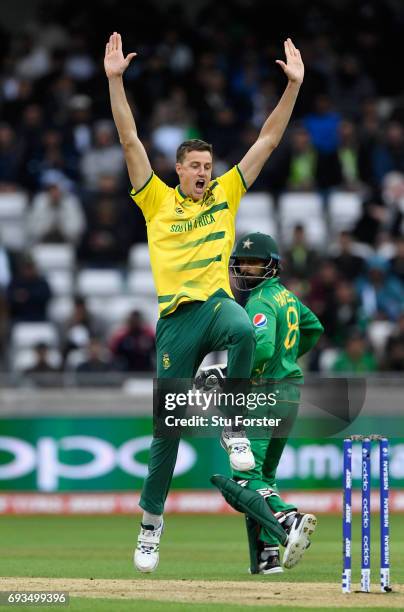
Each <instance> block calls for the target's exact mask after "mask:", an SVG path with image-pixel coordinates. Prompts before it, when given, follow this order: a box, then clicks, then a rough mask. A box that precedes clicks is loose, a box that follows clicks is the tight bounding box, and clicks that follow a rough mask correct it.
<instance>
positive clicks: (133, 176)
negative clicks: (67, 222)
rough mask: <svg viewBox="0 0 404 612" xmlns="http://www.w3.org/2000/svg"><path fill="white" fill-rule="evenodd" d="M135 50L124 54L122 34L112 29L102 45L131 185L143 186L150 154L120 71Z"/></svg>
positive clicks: (147, 171) (133, 54)
mask: <svg viewBox="0 0 404 612" xmlns="http://www.w3.org/2000/svg"><path fill="white" fill-rule="evenodd" d="M135 55H136V53H129V54H128V55H127V56H126V57H124V55H123V53H122V39H121V35H120V34H118V33H117V32H114V33H113V34H111V36H110V37H109V41H108V43H107V45H106V47H105V58H104V68H105V73H106V75H107V77H108V82H109V95H110V99H111V108H112V115H113V117H114V121H115V125H116V129H117V130H118V134H119V140H120V142H121V145H122V148H123V151H124V154H125V159H126V165H127V167H128V172H129V178H130V180H131V183H132V187H133V188H134V189H135V190H137V189H140V188H141V187H143V185H144V184H145V183H146V181H147V179H148V178H149V177H150V175H151V173H152V168H151V165H150V161H149V158H148V157H147V153H146V151H145V148H144V146H143V144H142V143H141V142H140V140H139V138H138V135H137V130H136V124H135V120H134V118H133V115H132V111H131V110H130V107H129V104H128V101H127V99H126V94H125V89H124V86H123V80H122V75H123V73H124V72H125V70H126V68H127V67H128V66H129V64H130V62H131V60H132V59H133V58H134V57H135Z"/></svg>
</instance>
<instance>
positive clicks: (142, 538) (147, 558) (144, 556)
mask: <svg viewBox="0 0 404 612" xmlns="http://www.w3.org/2000/svg"><path fill="white" fill-rule="evenodd" d="M163 529H164V521H163V520H162V521H161V525H160V527H158V528H157V529H154V528H147V527H144V526H143V525H141V527H140V534H139V537H138V539H137V546H136V550H135V554H134V558H133V561H134V563H135V567H136V569H138V570H139V572H143V573H150V572H154V570H155V569H156V568H157V566H158V564H159V546H160V537H161V534H162V533H163Z"/></svg>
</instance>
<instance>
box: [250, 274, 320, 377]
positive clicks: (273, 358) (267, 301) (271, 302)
mask: <svg viewBox="0 0 404 612" xmlns="http://www.w3.org/2000/svg"><path fill="white" fill-rule="evenodd" d="M245 309H246V311H247V314H248V316H249V317H250V319H251V322H252V324H253V327H254V330H255V335H256V338H257V347H256V351H255V358H254V366H253V371H252V376H253V378H257V377H258V378H270V379H275V380H280V379H283V378H294V379H299V378H300V379H302V382H303V373H302V370H301V368H300V366H299V364H298V363H297V360H298V358H299V357H301V355H303V354H304V353H306V352H307V351H309V350H310V349H311V348H312V347H313V346H314V345H315V344H316V342H317V340H318V339H319V337H320V336H321V334H322V333H323V331H324V328H323V326H322V325H321V323H320V321H319V320H318V318H317V317H316V315H315V314H314V313H313V312H312V311H311V310H310V309H309V308H307V306H305V305H304V304H302V302H301V301H300V300H299V299H298V298H297V297H296V296H295V295H294V294H293V293H292V292H291V291H289V290H288V289H287V288H286V287H284V286H283V285H282V284H281V283H280V281H279V278H278V277H275V278H271V279H268V280H265V281H263V282H262V283H260V284H259V285H258V286H257V287H255V288H254V289H252V291H251V293H250V297H249V299H248V302H247V304H246V307H245Z"/></svg>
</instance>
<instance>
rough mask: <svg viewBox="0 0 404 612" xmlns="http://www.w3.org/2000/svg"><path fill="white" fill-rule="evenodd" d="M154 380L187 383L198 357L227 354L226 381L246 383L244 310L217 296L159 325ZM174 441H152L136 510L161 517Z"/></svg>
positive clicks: (249, 342)
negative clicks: (145, 475) (146, 471)
mask: <svg viewBox="0 0 404 612" xmlns="http://www.w3.org/2000/svg"><path fill="white" fill-rule="evenodd" d="M156 341H157V377H158V378H159V379H163V378H164V379H168V378H173V379H193V378H194V376H195V374H196V372H197V370H198V368H199V366H200V364H201V362H202V360H203V359H204V357H205V356H206V355H207V354H208V353H211V352H212V351H220V350H226V349H227V350H228V361H227V376H228V378H237V379H249V378H250V374H251V369H252V365H253V359H254V351H255V344H256V340H255V333H254V330H253V327H252V325H251V322H250V320H249V318H248V315H247V313H246V312H245V310H244V309H243V308H242V307H241V306H239V304H237V302H235V301H234V300H233V299H232V298H230V297H228V295H227V294H226V293H225V292H224V291H223V290H220V291H217V292H216V293H215V294H213V295H212V296H211V297H210V298H209V299H208V300H207V301H206V302H196V301H195V302H187V303H185V304H181V305H180V306H179V307H178V308H177V310H175V311H174V312H173V313H172V314H170V315H168V316H167V317H163V318H161V319H159V321H158V323H157V330H156ZM178 445H179V439H178V438H174V439H171V438H164V437H161V438H153V441H152V444H151V447H150V456H149V470H148V475H147V477H146V480H145V482H144V485H143V491H142V495H141V499H140V506H141V508H143V509H144V510H146V511H147V512H151V513H153V514H162V513H163V511H164V503H165V500H166V497H167V494H168V491H169V488H170V484H171V479H172V476H173V472H174V467H175V463H176V459H177V453H178Z"/></svg>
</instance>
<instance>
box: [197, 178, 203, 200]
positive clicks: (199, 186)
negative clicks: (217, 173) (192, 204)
mask: <svg viewBox="0 0 404 612" xmlns="http://www.w3.org/2000/svg"><path fill="white" fill-rule="evenodd" d="M205 187H206V181H205V180H204V179H198V180H197V181H196V183H195V194H196V195H197V196H198V197H200V198H201V197H202V196H203V194H204V191H205Z"/></svg>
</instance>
